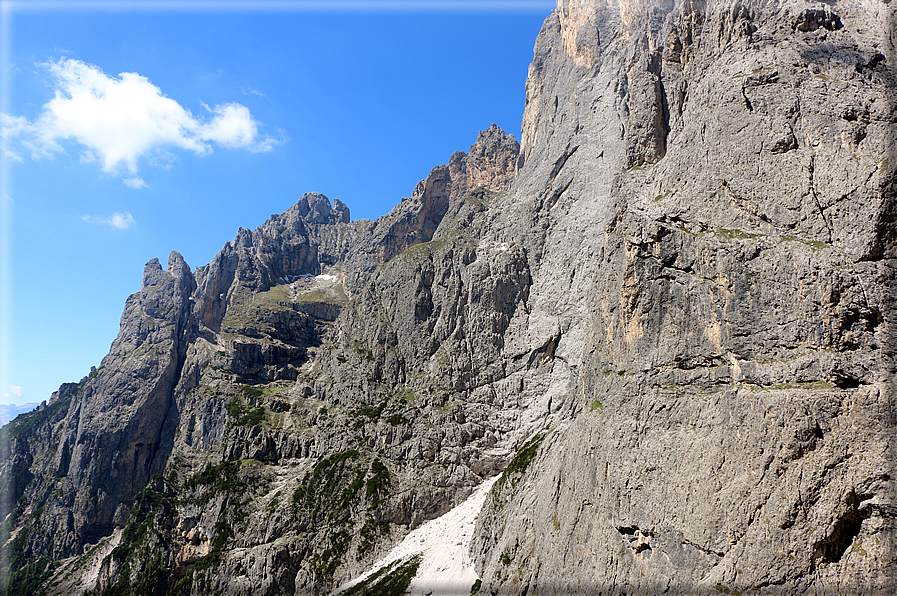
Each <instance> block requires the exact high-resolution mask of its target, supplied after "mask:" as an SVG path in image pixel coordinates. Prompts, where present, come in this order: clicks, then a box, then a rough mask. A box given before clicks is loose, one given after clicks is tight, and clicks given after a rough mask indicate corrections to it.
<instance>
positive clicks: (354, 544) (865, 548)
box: [0, 0, 897, 596]
mask: <svg viewBox="0 0 897 596" xmlns="http://www.w3.org/2000/svg"><path fill="white" fill-rule="evenodd" d="M894 10H895V9H894V7H893V6H892V5H891V3H886V2H877V1H874V0H862V1H861V0H837V1H832V2H827V3H824V4H823V3H814V2H803V1H800V0H785V1H782V2H767V1H759V0H756V1H755V0H745V1H739V2H733V1H731V0H719V1H708V2H699V1H681V0H666V1H647V0H645V1H640V0H631V1H626V0H619V1H618V0H569V1H568V0H560V1H559V3H558V8H557V10H555V11H554V12H553V13H552V14H551V15H549V16H548V17H547V19H546V20H545V23H544V26H543V28H542V31H541V33H540V34H539V37H538V39H537V40H536V44H535V49H534V59H533V63H532V65H531V66H530V72H529V76H528V79H527V84H526V106H525V111H524V114H523V125H522V138H521V141H520V145H519V146H518V144H517V142H516V141H515V140H514V139H513V138H512V137H510V136H508V135H506V134H505V133H503V132H502V131H500V130H499V129H498V128H497V127H494V126H493V127H491V128H490V129H488V130H486V131H483V132H482V133H480V135H479V137H478V139H477V142H476V143H475V144H474V145H473V146H472V147H471V148H470V151H469V152H468V153H466V154H464V153H456V154H455V155H453V156H451V158H450V159H449V161H448V164H447V165H444V166H438V167H437V168H435V169H434V170H433V171H432V172H431V174H430V175H429V176H428V177H427V178H426V179H425V180H424V181H421V182H420V183H419V184H418V185H417V187H416V188H415V189H414V192H413V193H412V195H411V197H409V198H406V199H403V200H402V201H401V202H400V203H399V205H398V206H397V207H396V209H394V210H393V211H392V212H391V213H390V214H388V215H386V216H384V217H383V218H380V219H378V220H377V221H374V222H367V221H354V222H353V221H351V218H350V216H349V211H348V208H347V207H346V206H345V205H344V204H342V203H341V202H339V201H334V202H333V205H331V202H330V200H329V199H327V198H326V197H324V196H323V195H320V194H316V193H309V194H306V195H303V196H302V197H301V198H300V199H299V200H298V201H297V203H296V204H295V205H294V206H293V207H291V208H290V209H288V210H287V211H286V212H285V213H283V214H281V215H276V216H272V218H271V219H270V220H269V221H268V222H266V223H265V224H264V225H263V226H261V227H260V228H258V229H257V230H254V231H249V230H240V231H239V232H238V233H237V236H236V238H235V239H234V240H233V241H232V242H229V243H227V244H226V245H225V247H224V248H223V249H222V250H221V252H220V253H219V254H218V255H217V256H216V257H215V258H214V259H213V260H212V262H211V263H210V264H209V265H206V266H204V267H199V268H198V269H196V270H195V271H191V269H190V268H189V267H188V266H187V265H186V264H185V263H184V262H183V259H182V258H180V256H179V255H177V253H172V255H171V257H170V259H169V262H168V267H167V270H162V268H161V266H160V264H159V263H158V261H151V262H150V263H149V264H148V265H147V267H146V270H145V273H144V280H143V285H142V289H141V290H140V292H138V293H137V294H134V295H133V296H132V297H131V298H129V299H128V302H127V304H126V306H125V313H124V315H123V317H122V327H121V332H120V334H119V337H118V338H117V339H116V341H115V343H114V344H113V346H112V349H111V351H110V353H109V355H108V356H107V357H106V358H105V359H104V360H103V362H102V363H101V365H100V366H99V367H98V368H97V369H96V370H94V371H92V373H91V374H90V375H89V376H88V377H85V379H83V380H82V382H81V383H78V384H67V385H64V386H63V387H61V388H60V390H59V392H57V393H56V394H54V396H53V398H52V399H51V400H50V401H49V403H48V404H47V405H46V406H44V407H42V408H41V409H39V410H38V411H37V412H35V413H33V414H30V415H28V416H24V417H20V418H19V419H17V420H16V421H14V422H13V423H11V425H9V426H7V427H6V429H5V431H4V432H5V433H6V435H7V437H9V443H8V444H9V449H8V452H6V453H4V455H3V458H2V460H0V469H2V472H3V479H4V484H3V495H4V501H3V503H4V507H5V508H6V511H7V512H8V513H9V515H8V516H7V517H6V520H7V521H6V525H5V526H4V527H5V530H4V531H5V532H7V533H6V534H4V538H3V542H4V545H3V549H4V553H5V554H6V555H7V559H6V561H7V562H8V565H9V568H10V570H12V571H17V572H19V576H17V577H19V578H20V579H21V578H22V577H23V576H24V573H25V572H26V571H27V572H28V573H30V574H31V575H30V576H29V577H35V576H37V577H39V578H40V579H43V580H45V583H44V586H45V588H46V589H47V591H48V592H49V593H59V594H70V593H79V592H85V591H87V590H95V592H99V593H107V594H109V593H119V592H121V591H124V590H127V589H130V590H131V591H132V592H134V593H147V594H149V593H159V594H165V593H169V594H207V593H226V594H312V593H321V592H322V591H326V590H328V589H330V588H332V587H334V586H336V585H338V584H339V583H340V582H341V581H343V580H345V579H347V578H349V577H352V576H354V575H356V574H357V573H358V572H360V571H361V570H363V569H364V568H365V567H366V565H367V564H368V563H370V562H371V561H372V560H374V559H375V558H376V557H378V556H379V555H382V554H383V553H385V552H386V551H387V550H388V549H389V547H390V546H391V545H393V544H395V543H396V542H397V541H399V540H400V539H401V538H402V537H403V536H404V535H405V534H406V533H407V532H408V531H409V530H410V529H412V528H414V527H417V526H418V525H420V524H421V523H422V522H423V521H425V520H428V519H432V518H434V517H436V516H438V515H440V514H441V513H444V512H445V511H447V510H448V509H449V508H451V507H452V506H453V505H454V504H457V503H459V502H460V501H461V500H463V499H464V498H465V497H466V496H467V495H469V494H470V493H471V491H472V490H473V488H474V487H475V486H476V485H478V484H479V483H480V482H481V481H482V480H483V479H484V478H486V477H490V476H494V475H495V474H499V473H502V474H503V476H502V478H501V479H500V480H499V481H498V482H496V484H495V485H494V487H493V489H492V491H491V494H490V497H489V498H487V500H486V506H485V507H484V509H483V511H482V512H481V514H480V517H479V520H478V526H477V531H476V535H475V537H474V540H473V545H472V555H473V557H474V560H475V564H476V570H477V572H478V574H479V575H480V577H481V578H482V581H481V583H480V584H479V593H480V594H487V593H488V594H509V595H510V594H514V595H517V594H526V595H527V596H533V595H534V594H548V593H551V594H556V593H569V594H596V593H597V594H656V593H671V594H718V593H732V594H735V593H747V592H751V591H752V592H757V593H767V594H804V593H807V594H809V593H812V594H835V593H840V594H844V593H850V594H891V593H893V592H894V591H895V589H897V583H895V582H897V578H895V575H897V571H895V565H894V561H895V543H894V540H895V537H897V536H895V515H897V504H895V501H894V500H895V479H894V473H895V470H894V455H895V454H894V436H895V422H897V420H895V418H897V414H895V412H897V410H895V403H894V386H893V374H894V368H895V367H894V347H895V346H894V344H895V334H894V307H893V305H894V304H895V297H897V296H895V260H894V259H895V252H897V246H895V229H894V226H895V224H894V221H895V219H894V214H895V208H897V207H895V203H897V198H895V188H897V186H895V165H897V155H895V131H897V111H895V99H894V89H895V78H894V64H895V63H897V62H895V61H897V58H895V51H894V42H895V36H894V22H895V17H894ZM46 559H51V560H55V561H60V562H61V563H60V564H59V566H52V565H51V566H47V564H46Z"/></svg>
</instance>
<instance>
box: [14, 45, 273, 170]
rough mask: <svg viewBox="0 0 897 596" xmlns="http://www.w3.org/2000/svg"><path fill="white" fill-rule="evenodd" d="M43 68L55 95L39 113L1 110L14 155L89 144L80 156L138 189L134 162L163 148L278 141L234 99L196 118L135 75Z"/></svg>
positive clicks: (53, 65) (75, 66) (70, 66)
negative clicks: (67, 143)
mask: <svg viewBox="0 0 897 596" xmlns="http://www.w3.org/2000/svg"><path fill="white" fill-rule="evenodd" d="M43 66H45V67H46V68H47V69H48V70H49V72H50V74H51V76H52V77H53V81H54V86H55V96H54V97H53V99H51V100H50V101H48V102H47V103H46V104H45V105H44V106H43V109H42V111H41V113H40V115H39V116H38V117H37V119H36V120H35V121H34V122H29V121H28V120H27V119H26V118H24V117H22V116H13V115H9V114H0V126H2V140H3V147H4V151H5V152H6V155H7V156H9V157H11V158H12V159H14V160H17V161H22V159H23V154H24V153H30V155H31V156H32V158H40V157H47V156H50V155H52V154H53V153H57V152H63V151H64V149H63V147H62V145H61V144H60V142H61V141H66V140H73V141H75V142H77V143H79V144H80V145H83V146H84V147H85V148H86V149H85V150H84V151H83V152H82V153H81V158H82V161H88V162H90V161H95V162H98V163H99V164H100V165H101V167H102V169H103V171H104V172H106V173H109V174H112V175H116V176H121V178H122V180H123V181H124V183H125V184H127V185H128V186H131V187H134V188H140V187H143V186H145V185H146V184H145V183H144V182H143V180H142V179H141V178H140V177H139V176H137V171H138V164H139V162H140V161H141V160H149V161H150V163H152V162H153V161H154V160H156V159H157V158H158V156H160V155H162V156H163V161H165V159H164V156H165V154H166V150H165V149H166V148H172V147H173V148H180V149H186V150H188V151H192V152H193V153H196V154H198V155H206V154H209V153H211V152H212V144H217V145H219V146H221V147H227V148H243V149H248V150H250V151H256V152H264V151H270V150H271V149H272V148H273V147H274V146H275V145H276V144H277V143H278V142H279V141H277V140H275V139H272V138H270V137H268V136H264V135H262V134H260V133H259V129H258V127H259V123H258V122H257V121H256V120H255V119H254V118H253V117H252V114H250V112H249V109H248V108H246V107H245V106H243V105H241V104H238V103H228V104H224V105H218V106H214V107H212V108H209V107H208V106H205V107H206V108H207V112H208V114H207V115H206V117H204V118H197V117H195V116H194V115H193V114H191V113H190V111H189V110H187V109H185V108H184V107H183V106H181V105H180V104H179V103H178V102H176V101H175V100H173V99H171V98H170V97H166V96H165V95H164V94H163V93H162V91H161V89H159V88H158V87H156V86H155V85H153V84H152V83H151V82H150V81H149V79H147V78H146V77H144V76H141V75H139V74H137V73H133V72H124V73H121V74H120V75H119V76H118V77H117V78H116V77H110V76H108V75H106V74H105V73H104V72H103V71H102V70H100V69H99V68H98V67H96V66H93V65H91V64H87V63H84V62H81V61H80V60H72V59H69V58H62V59H60V60H59V61H57V62H50V63H48V64H45V65H43Z"/></svg>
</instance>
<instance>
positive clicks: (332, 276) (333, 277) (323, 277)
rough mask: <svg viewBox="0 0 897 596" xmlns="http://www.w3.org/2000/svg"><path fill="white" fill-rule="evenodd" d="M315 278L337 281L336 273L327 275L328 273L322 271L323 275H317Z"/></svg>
mask: <svg viewBox="0 0 897 596" xmlns="http://www.w3.org/2000/svg"><path fill="white" fill-rule="evenodd" d="M315 279H320V280H321V281H330V282H333V281H336V276H335V275H327V274H326V273H322V274H321V275H318V276H315Z"/></svg>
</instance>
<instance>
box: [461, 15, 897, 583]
mask: <svg viewBox="0 0 897 596" xmlns="http://www.w3.org/2000/svg"><path fill="white" fill-rule="evenodd" d="M889 14H891V13H889V12H888V9H887V8H886V7H884V6H883V5H875V6H874V7H873V6H872V5H871V4H870V5H864V6H860V5H858V4H853V3H848V2H839V3H837V5H835V6H832V7H823V8H814V7H812V5H811V6H809V7H808V5H805V4H802V3H790V4H787V5H785V6H778V5H767V4H763V3H750V2H740V3H728V2H725V3H724V2H719V3H717V2H707V3H688V2H682V3H680V2H675V3H674V2H668V3H644V4H639V3H635V2H619V3H616V2H608V3H604V2H561V3H559V7H558V11H556V13H555V14H554V15H552V16H551V17H549V18H548V19H547V20H546V22H545V25H544V27H543V30H542V32H541V34H540V36H539V40H538V41H537V43H536V50H535V54H536V55H535V59H534V62H533V66H532V67H531V71H530V80H529V82H528V97H527V112H526V115H525V116H524V136H523V139H522V149H521V154H522V156H523V158H522V160H521V161H523V163H524V165H523V167H522V169H521V172H520V174H519V175H518V178H517V180H516V181H515V185H514V188H512V193H514V192H515V191H516V196H515V198H514V199H513V200H514V202H515V204H517V205H523V204H525V203H524V197H532V196H534V195H535V196H540V197H544V200H542V199H541V198H540V201H539V203H537V206H538V207H537V209H533V211H541V210H543V209H545V208H546V207H548V208H549V209H550V210H551V213H550V214H548V215H546V216H545V220H547V225H545V227H546V228H547V230H548V231H547V233H546V234H545V236H544V240H541V243H540V245H541V246H543V247H544V249H543V250H544V251H545V252H543V254H542V255H541V259H542V261H543V263H544V262H545V261H551V260H554V261H555V262H558V263H560V262H573V263H576V270H575V272H574V273H572V274H570V276H571V278H573V279H572V281H571V282H570V283H569V285H566V284H565V286H564V287H565V290H566V291H570V292H575V299H573V300H572V301H571V302H572V303H573V304H575V305H583V304H587V305H588V307H587V308H586V309H585V312H584V311H583V310H580V309H579V308H577V307H576V306H574V307H572V308H563V309H561V312H559V313H558V316H559V319H560V320H561V321H564V320H565V319H566V320H568V321H569V323H566V324H565V323H562V324H561V328H562V329H563V328H564V327H569V329H570V331H568V332H566V333H564V335H562V340H561V341H560V342H559V346H558V352H560V351H562V349H563V347H564V346H563V344H564V336H566V335H571V334H575V337H577V341H575V342H571V344H572V346H571V347H572V349H569V348H568V350H567V351H568V352H570V353H571V355H572V356H573V360H568V363H569V362H572V363H573V364H575V365H576V367H577V374H576V377H575V383H574V385H573V387H572V390H571V391H570V392H569V393H568V394H567V400H568V401H567V403H566V405H565V409H568V411H569V421H568V422H566V423H563V424H562V425H560V426H559V427H558V428H554V429H552V430H551V431H550V432H548V433H547V434H545V435H544V436H540V440H541V443H540V445H541V448H540V449H539V450H538V452H536V453H533V454H532V456H531V458H530V460H529V461H528V464H529V465H528V466H527V467H526V468H525V469H523V470H521V471H520V472H518V473H516V474H515V475H513V476H510V477H509V481H508V482H506V483H499V484H498V485H497V487H498V489H497V490H495V491H494V494H493V500H492V501H491V502H487V510H486V511H485V512H484V514H483V515H481V517H480V522H481V526H480V529H479V536H478V537H477V538H475V541H474V546H473V549H474V552H475V553H476V554H477V556H478V557H479V565H480V567H479V569H480V570H481V572H482V576H483V585H482V588H481V591H483V592H491V593H501V594H519V593H522V592H523V591H526V593H527V594H534V593H535V594H540V593H545V592H547V593H558V592H562V593H607V594H616V593H627V594H632V593H646V594H647V593H658V592H669V593H683V594H693V593H705V592H706V593H717V592H730V591H735V592H745V591H747V590H760V591H761V592H768V593H789V594H790V593H802V592H805V591H816V592H817V593H835V592H836V591H838V590H841V591H843V590H848V591H851V592H853V593H882V594H884V593H888V592H889V591H891V590H893V588H894V585H895V576H894V574H893V570H892V569H889V564H888V563H887V562H888V561H890V560H891V559H892V557H893V552H894V551H893V540H894V530H895V521H894V509H893V503H894V498H895V484H894V454H893V449H892V446H891V441H890V440H889V439H888V438H886V437H889V436H892V435H893V432H894V424H895V419H894V416H893V411H894V405H895V404H894V392H893V389H892V385H891V384H892V382H893V381H892V375H893V371H894V362H893V354H894V343H893V342H894V331H893V323H892V322H891V321H892V320H893V316H894V314H893V307H892V305H893V304H894V297H895V294H894V289H895V282H894V278H893V268H892V263H891V261H889V258H891V257H892V252H891V251H892V250H893V249H892V248H890V247H891V246H892V243H893V235H892V233H891V232H889V231H884V228H885V226H890V225H891V224H883V223H881V222H890V221H892V219H893V216H892V215H891V213H892V210H893V205H894V202H895V200H897V199H895V195H894V188H893V180H894V170H893V169H892V168H891V166H890V159H891V155H892V154H893V150H894V149H893V148H894V144H893V131H894V122H895V111H894V103H893V99H892V97H891V95H892V94H891V93H890V91H889V90H890V89H891V88H893V85H894V78H893V71H892V70H890V67H887V68H886V67H885V66H884V65H885V63H886V62H887V60H886V59H884V58H882V59H878V61H877V62H875V64H876V65H877V67H876V68H878V70H875V68H873V69H866V68H865V65H866V64H869V63H870V60H873V61H874V60H875V59H874V58H872V57H873V56H876V55H879V54H880V55H882V56H884V53H885V52H890V53H891V55H893V49H892V48H893V46H892V45H890V42H889V40H888V38H883V37H877V36H879V35H881V33H882V32H884V31H888V28H887V26H886V24H887V22H890V23H893V16H888V15H889ZM870 18H871V19H873V20H872V21H871V22H872V23H873V24H875V30H876V32H875V33H873V32H871V31H870V29H869V26H870ZM584 40H589V42H588V43H586V44H583V41H584ZM835 96H837V97H838V100H836V101H834V102H833V101H832V99H831V98H832V97H835ZM555 98H558V99H555ZM834 104H838V106H837V107H835V105H834ZM860 106H865V107H860ZM855 113H857V114H859V113H863V114H868V116H865V117H864V119H862V120H861V119H860V117H859V116H856V117H854V114H855ZM873 114H874V115H873ZM860 131H861V132H860ZM555 156H556V157H555ZM882 160H884V161H882ZM822 164H825V165H822ZM545 181H548V184H545ZM539 184H543V185H544V186H542V190H541V195H537V192H539V191H537V189H538V188H539V186H538V185H539ZM847 205H849V208H848V207H847ZM848 212H850V213H854V214H862V215H859V216H857V217H846V214H847V213H848ZM583 213H600V214H601V215H600V216H598V217H594V216H593V217H592V218H590V219H585V217H583V216H582V215H580V214H583ZM571 215H573V216H574V217H571ZM584 220H585V221H587V222H588V223H587V225H586V226H583V225H582V222H583V221H584ZM505 229H513V227H511V226H510V225H509V226H507V227H506V228H505ZM589 229H591V230H601V234H600V235H597V236H598V237H597V238H594V239H592V240H588V239H586V235H587V230H589ZM571 236H573V237H578V238H583V240H582V241H581V244H580V247H581V248H579V250H585V249H586V247H588V248H587V250H588V254H590V255H593V257H592V258H593V259H594V260H595V261H597V262H598V265H597V266H593V267H589V263H588V261H587V260H585V259H582V258H576V257H575V256H574V255H575V254H576V253H575V251H576V249H577V247H576V246H570V244H569V242H568V239H569V238H570V237H571ZM561 238H563V239H564V240H560V239H561ZM580 254H581V253H580ZM558 269H559V268H557V269H555V270H554V271H551V270H549V272H547V273H548V274H547V275H545V273H543V271H545V266H544V265H543V267H541V268H540V270H538V271H536V272H535V273H534V283H533V287H532V289H531V297H530V304H533V303H538V301H539V298H540V295H548V296H551V297H552V299H551V300H549V302H551V303H557V302H559V300H558V297H557V294H555V291H554V287H555V286H554V284H556V283H557V281H556V280H557V279H558V274H557V270H558ZM583 269H584V270H585V271H584V274H585V275H586V276H587V280H588V281H586V282H583V283H581V284H577V281H576V279H575V278H576V277H577V276H578V275H580V271H581V270H583ZM543 276H544V277H543ZM552 277H553V278H554V282H553V283H552V281H549V280H551V279H552ZM543 279H544V280H545V281H544V282H543V281H542V280H543ZM568 288H569V289H568ZM580 317H582V318H581V319H580ZM578 320H579V321H581V322H578ZM873 454H875V455H873ZM836 470H837V471H836ZM506 474H507V472H506ZM866 546H869V548H868V549H867V548H866Z"/></svg>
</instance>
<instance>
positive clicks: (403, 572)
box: [343, 555, 421, 596]
mask: <svg viewBox="0 0 897 596" xmlns="http://www.w3.org/2000/svg"><path fill="white" fill-rule="evenodd" d="M420 560H421V556H420V555H415V556H414V557H412V558H410V559H408V560H407V561H405V562H404V563H402V562H401V561H396V562H395V563H393V564H392V565H388V566H386V567H384V568H383V569H380V570H379V571H377V573H375V574H373V575H371V576H370V577H369V578H367V579H366V580H364V581H363V582H360V583H358V584H355V585H354V586H352V587H351V588H349V589H348V590H346V591H345V592H343V594H345V595H346V596H402V594H404V593H405V591H406V590H407V589H408V586H409V585H410V584H411V580H412V579H414V576H415V575H416V574H417V569H418V567H420Z"/></svg>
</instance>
